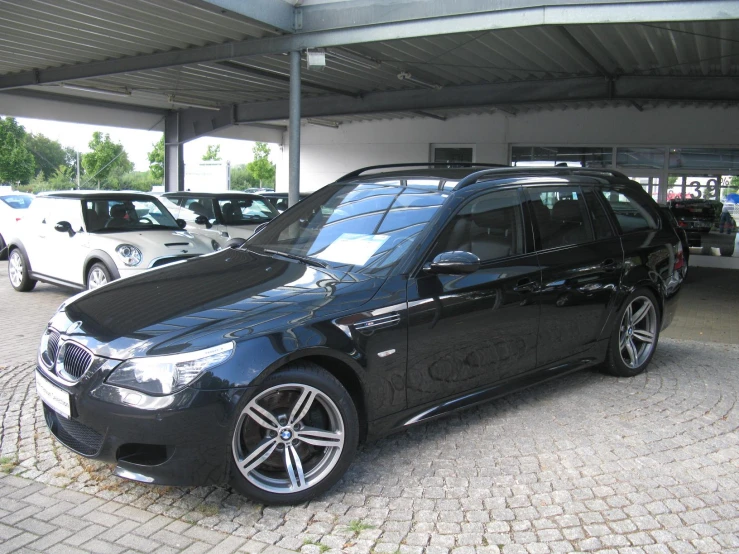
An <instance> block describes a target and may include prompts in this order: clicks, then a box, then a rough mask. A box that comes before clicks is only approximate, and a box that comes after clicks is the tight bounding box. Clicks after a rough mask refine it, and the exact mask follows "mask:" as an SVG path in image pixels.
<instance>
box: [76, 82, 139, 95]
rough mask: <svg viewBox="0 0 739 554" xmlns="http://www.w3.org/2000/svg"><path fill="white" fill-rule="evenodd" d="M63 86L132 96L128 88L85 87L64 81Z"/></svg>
mask: <svg viewBox="0 0 739 554" xmlns="http://www.w3.org/2000/svg"><path fill="white" fill-rule="evenodd" d="M61 86H62V87H64V88H68V89H70V90H81V91H83V92H94V93H97V94H110V95H111V96H131V91H130V90H128V89H127V88H122V89H109V88H98V87H85V86H82V85H70V84H67V83H62V84H61Z"/></svg>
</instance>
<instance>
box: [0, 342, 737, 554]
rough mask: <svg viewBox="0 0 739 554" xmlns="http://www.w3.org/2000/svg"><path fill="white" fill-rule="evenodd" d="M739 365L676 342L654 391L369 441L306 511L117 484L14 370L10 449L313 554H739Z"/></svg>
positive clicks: (14, 470) (470, 415)
mask: <svg viewBox="0 0 739 554" xmlns="http://www.w3.org/2000/svg"><path fill="white" fill-rule="evenodd" d="M738 365H739V346H735V345H719V344H712V343H698V342H688V341H676V340H672V339H665V340H664V341H662V343H661V344H660V348H659V350H658V354H657V355H656V356H655V358H654V360H653V363H652V365H651V366H650V369H649V371H648V372H647V373H646V374H644V375H641V376H639V377H637V378H634V379H616V378H612V377H607V376H604V375H602V374H600V373H597V372H595V371H585V372H580V373H578V374H575V375H571V376H568V377H565V378H562V379H559V380H557V381H553V382H552V383H550V384H547V385H544V386H538V387H534V388H532V389H529V390H527V391H524V392H521V393H517V394H514V395H511V396H508V397H506V398H504V399H501V400H498V401H495V402H492V403H489V404H486V405H484V406H481V407H478V408H476V409H472V410H468V411H466V412H462V413H460V414H458V415H456V416H453V417H450V418H447V419H445V420H441V421H438V422H435V423H429V424H426V425H423V426H420V427H418V428H415V429H413V430H410V431H407V432H405V433H402V434H399V435H395V436H392V437H390V438H387V439H384V440H381V441H378V442H375V443H371V444H368V445H366V446H364V447H363V449H362V450H361V451H360V453H359V456H358V459H357V460H356V462H355V463H354V465H353V466H352V468H351V469H350V471H349V473H348V474H347V475H346V477H345V478H344V479H343V480H342V481H341V482H340V483H339V484H338V485H337V486H335V487H334V488H333V489H332V491H330V492H329V493H328V494H326V495H324V496H323V497H321V498H320V499H318V500H317V501H314V502H310V503H306V504H303V505H301V506H298V507H277V508H265V507H262V506H259V505H256V504H254V503H251V502H249V501H247V500H245V499H244V498H242V497H240V496H238V495H236V494H233V493H231V491H230V490H228V489H226V488H219V487H199V488H176V487H151V486H144V485H139V484H135V483H131V482H127V481H123V480H121V479H119V478H117V477H112V476H111V468H110V467H109V466H107V465H104V464H101V463H97V462H90V461H89V460H85V459H83V458H81V457H79V456H76V455H74V454H72V453H70V452H69V451H67V450H66V449H65V448H64V447H62V446H60V445H58V444H57V443H56V442H55V441H53V440H52V438H51V437H50V435H49V433H48V431H47V430H46V427H45V425H44V423H43V418H42V415H41V410H40V408H39V404H38V401H37V399H36V396H35V392H34V389H33V386H32V371H33V368H32V366H31V365H30V364H22V365H18V366H13V367H11V368H8V369H6V370H4V371H2V372H0V391H1V392H0V399H1V400H0V409H1V411H2V413H3V414H4V415H3V422H2V423H3V425H2V429H3V430H2V443H1V445H0V449H1V450H2V455H3V456H5V457H9V458H13V457H14V456H17V458H15V459H11V460H8V459H7V458H5V464H6V468H7V469H9V471H10V473H11V474H13V475H17V476H21V477H25V478H28V479H33V480H34V481H36V482H38V483H43V484H49V485H53V486H56V487H62V488H64V489H65V490H64V492H60V493H58V494H59V495H62V496H57V497H58V498H63V495H64V494H67V493H69V494H71V493H72V492H81V493H86V494H88V495H92V497H94V498H95V499H98V500H105V501H115V502H117V503H119V504H120V505H125V506H127V507H130V508H131V509H139V510H142V512H140V513H150V514H156V515H163V516H166V517H168V518H174V519H177V520H178V521H179V522H180V523H181V524H182V525H189V524H193V523H194V524H196V525H195V527H191V529H197V530H200V529H208V530H211V529H212V530H216V531H222V532H225V533H228V534H230V535H232V536H234V537H241V538H244V539H251V540H253V541H256V543H267V544H275V545H277V546H279V547H281V548H286V549H291V550H298V549H300V550H302V552H303V553H304V554H314V553H315V554H318V553H320V552H322V551H327V550H329V551H336V552H338V551H344V552H348V553H354V552H356V553H370V552H377V553H382V552H387V553H393V552H396V551H399V552H401V553H418V554H421V553H423V552H425V553H428V554H437V553H438V554H444V553H448V552H453V553H454V554H468V553H469V554H472V553H483V552H485V553H487V552H499V551H502V552H503V553H505V554H508V553H516V552H521V553H523V552H528V553H531V554H535V553H539V552H541V553H545V552H572V551H598V550H611V551H614V552H615V551H620V552H647V553H650V552H680V553H681V552H739V471H738V470H737V469H738V466H739V434H737V426H738V425H739V410H737V409H736V407H735V405H736V400H737V394H738V393H739V373H737V372H736V367H737V366H738ZM16 464H17V465H16ZM1 484H2V483H1V482H0V485H1ZM74 498H76V497H74ZM80 498H81V497H80ZM88 502H89V501H88ZM70 503H72V504H74V501H73V500H71V501H70ZM0 509H5V508H4V507H3V508H0ZM99 511H100V510H93V511H92V512H90V513H89V514H88V516H89V517H98V512H99ZM11 512H12V513H11V514H9V515H4V516H3V517H0V523H2V524H3V525H5V527H0V533H12V532H14V531H13V530H15V531H17V530H18V529H20V530H23V532H26V533H32V534H33V530H28V529H24V527H23V526H24V525H26V526H33V525H36V523H35V521H36V519H38V517H39V516H38V513H36V514H34V513H33V509H30V510H28V511H27V514H30V515H28V516H27V520H30V521H27V520H26V519H19V514H23V512H22V511H17V510H11ZM136 513H139V512H136ZM90 514H93V515H91V516H90ZM100 517H104V516H100ZM39 521H41V520H39ZM44 523H46V522H44ZM51 523H52V524H53V521H52V522H51ZM88 523H89V524H90V525H93V524H95V522H94V521H91V522H88ZM36 529H42V527H38V528H36ZM100 531H101V532H102V529H100ZM191 532H192V531H191ZM42 534H43V533H42ZM2 536H3V535H0V537H2ZM15 536H16V537H18V536H22V535H18V534H17V535H15ZM26 536H27V537H28V535H26ZM7 538H8V539H9V540H10V541H12V540H13V539H14V538H15V537H12V536H9V537H7ZM66 540H70V539H66ZM71 540H74V539H71ZM118 541H120V539H118ZM111 542H116V541H111ZM311 543H316V544H311ZM10 544H12V543H10ZM142 544H143V543H142ZM124 546H128V547H129V548H134V549H137V547H136V545H135V544H134V543H130V544H127V545H124ZM167 546H168V547H169V548H173V547H172V546H171V545H167ZM87 547H89V545H87ZM2 548H3V545H2V544H0V551H2ZM144 550H146V549H144Z"/></svg>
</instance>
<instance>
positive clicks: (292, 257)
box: [264, 248, 328, 267]
mask: <svg viewBox="0 0 739 554" xmlns="http://www.w3.org/2000/svg"><path fill="white" fill-rule="evenodd" d="M264 253H265V254H275V255H277V256H282V257H283V258H288V259H290V260H298V261H300V262H303V263H304V264H307V265H313V266H316V267H328V264H325V263H323V262H319V261H318V260H314V259H313V258H308V257H307V256H300V255H298V254H287V253H285V252H279V251H277V250H270V249H269V248H265V249H264Z"/></svg>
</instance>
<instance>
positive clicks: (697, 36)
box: [0, 0, 739, 138]
mask: <svg viewBox="0 0 739 554" xmlns="http://www.w3.org/2000/svg"><path fill="white" fill-rule="evenodd" d="M384 4H386V2H384V1H374V2H373V1H371V0H344V1H339V2H330V3H325V2H320V1H315V0H314V1H308V2H305V3H304V5H303V7H301V8H297V9H296V8H294V7H293V6H292V5H291V4H289V3H287V2H285V1H283V0H123V1H115V0H0V13H2V18H0V91H1V90H5V91H6V92H3V93H2V94H16V95H17V94H25V91H29V90H33V91H36V92H35V93H34V94H35V95H36V96H37V97H46V95H48V97H49V98H65V99H69V100H70V101H80V99H93V100H97V101H100V100H104V101H110V102H114V103H115V104H117V105H127V106H130V107H131V108H132V109H137V107H142V108H143V107H146V108H149V109H151V108H154V109H162V110H168V109H183V110H185V111H186V112H187V114H188V117H189V118H190V120H192V121H194V122H203V121H210V122H211V123H210V128H211V129H210V130H212V129H215V128H219V127H223V126H226V125H230V124H233V123H234V122H242V123H255V122H265V121H272V122H275V121H277V122H279V121H282V120H284V119H285V118H286V117H287V98H288V81H289V57H288V56H287V55H285V52H287V51H288V50H290V49H303V48H304V47H305V46H316V45H317V46H325V47H326V59H327V65H326V68H325V69H324V70H322V71H304V72H303V77H302V91H303V98H304V102H303V103H304V108H303V115H304V117H306V118H311V117H312V118H320V119H321V120H322V121H323V122H332V121H333V122H348V121H359V120H366V119H376V118H386V117H436V118H444V117H450V116H453V115H458V114H461V113H480V112H484V111H490V110H494V109H501V110H503V111H506V112H508V113H511V114H515V113H518V112H520V111H528V110H540V109H562V108H566V107H568V106H601V105H610V104H613V103H621V104H624V103H625V104H628V105H633V106H635V107H637V108H638V109H643V108H644V107H645V106H649V105H654V104H658V103H680V102H682V103H709V104H719V105H724V106H727V105H734V104H735V103H736V102H737V99H739V84H738V83H739V82H738V81H737V79H736V77H737V76H738V75H739V38H737V37H739V3H737V2H731V1H721V0H704V1H703V2H687V1H684V0H679V1H660V0H643V1H641V2H638V1H637V2H624V1H623V0H615V1H606V0H595V1H594V2H589V3H588V4H585V3H581V2H577V1H575V0H569V1H568V0H565V1H562V2H551V1H546V0H539V1H525V0H523V1H519V2H513V1H512V0H497V1H483V0H459V1H458V2H455V3H449V2H443V1H441V0H425V1H424V0H395V2H393V7H394V8H395V9H394V10H389V11H388V10H384V11H381V8H382V7H383V5H384ZM452 4H453V6H452ZM491 6H492V7H491ZM454 9H456V10H457V11H456V12H455V11H453V10H454ZM414 10H415V11H414ZM450 10H451V11H450ZM391 12H392V13H394V14H395V15H394V16H392V17H394V18H395V19H393V20H388V18H390V17H391V16H389V15H387V14H388V13H391ZM410 14H416V15H415V16H412V15H410ZM363 17H364V18H366V20H362V18H363ZM260 18H261V19H260ZM372 18H373V19H372ZM382 18H385V20H384V21H383V20H382ZM660 18H662V19H663V20H660ZM665 20H667V21H665ZM614 21H615V22H614ZM301 22H302V25H303V28H302V29H300V28H299V29H297V30H294V29H289V28H288V27H290V26H291V25H292V26H297V27H300V24H301ZM424 29H425V30H426V31H424ZM454 31H459V32H454ZM424 32H426V33H427V34H425V35H424ZM246 54H248V55H246ZM193 60H204V61H193ZM399 76H400V77H399ZM401 77H402V78H401ZM2 94H0V112H1V111H2ZM234 106H235V107H234ZM206 108H207V109H206ZM216 110H219V111H217V112H216ZM195 127H197V125H195V124H194V125H193V128H195ZM202 132H203V127H202V125H201V127H200V130H199V131H192V132H191V135H192V136H190V137H188V138H193V137H194V136H197V134H202Z"/></svg>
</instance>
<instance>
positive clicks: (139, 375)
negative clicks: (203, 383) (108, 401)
mask: <svg viewBox="0 0 739 554" xmlns="http://www.w3.org/2000/svg"><path fill="white" fill-rule="evenodd" d="M233 350H234V343H233V342H229V343H227V344H221V345H219V346H214V347H212V348H206V349H205V350H198V351H197V352H187V353H186V354H174V355H172V356H151V357H148V358H132V359H130V360H128V361H125V362H123V363H122V364H120V365H119V366H118V367H116V368H115V369H114V370H113V373H111V374H110V377H108V383H110V384H112V385H119V386H121V387H125V388H128V389H134V390H137V391H141V392H144V393H147V394H172V393H174V392H177V391H179V390H182V389H183V388H185V387H186V386H187V385H188V384H190V383H192V382H193V381H194V380H195V379H197V378H198V377H199V376H200V374H201V373H202V372H203V371H205V370H206V369H208V368H211V367H214V366H216V365H218V364H221V363H223V362H225V361H226V360H228V358H229V357H231V354H232V353H233Z"/></svg>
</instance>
